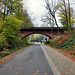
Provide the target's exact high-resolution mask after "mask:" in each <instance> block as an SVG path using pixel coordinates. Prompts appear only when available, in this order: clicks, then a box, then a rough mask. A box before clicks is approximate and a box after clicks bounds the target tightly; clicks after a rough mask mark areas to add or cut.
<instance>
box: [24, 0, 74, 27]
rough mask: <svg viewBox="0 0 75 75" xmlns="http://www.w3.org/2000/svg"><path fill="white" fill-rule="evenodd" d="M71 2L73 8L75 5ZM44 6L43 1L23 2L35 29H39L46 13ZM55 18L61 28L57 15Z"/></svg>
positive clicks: (28, 0) (30, 0)
mask: <svg viewBox="0 0 75 75" xmlns="http://www.w3.org/2000/svg"><path fill="white" fill-rule="evenodd" d="M72 1H74V0H70V2H71V6H72V7H74V6H75V4H73V3H72ZM44 5H45V3H44V0H23V6H24V9H27V11H28V13H29V16H30V17H31V18H32V19H33V21H32V22H33V24H34V26H35V27H40V26H41V25H42V24H43V22H42V21H41V18H42V17H43V15H44V14H45V12H46V9H45V7H44ZM56 17H57V22H58V24H59V25H60V26H61V24H60V22H59V20H58V19H59V17H58V15H56Z"/></svg>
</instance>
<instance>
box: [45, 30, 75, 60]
mask: <svg viewBox="0 0 75 75" xmlns="http://www.w3.org/2000/svg"><path fill="white" fill-rule="evenodd" d="M66 34H67V35H62V36H60V38H59V39H56V40H52V39H50V40H49V41H47V42H45V44H47V45H50V46H52V47H53V48H54V49H55V50H57V51H58V52H60V53H61V54H63V55H65V56H67V57H68V58H70V59H72V60H74V61H75V29H74V30H72V31H71V32H70V33H68V32H67V33H66Z"/></svg>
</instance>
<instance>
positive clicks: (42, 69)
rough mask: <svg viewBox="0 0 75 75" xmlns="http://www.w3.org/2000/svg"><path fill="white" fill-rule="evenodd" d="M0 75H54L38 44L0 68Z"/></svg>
mask: <svg viewBox="0 0 75 75" xmlns="http://www.w3.org/2000/svg"><path fill="white" fill-rule="evenodd" d="M0 75H54V74H53V72H52V70H51V68H50V65H49V64H48V61H47V59H46V57H45V55H44V52H43V50H42V48H41V46H40V44H35V45H32V46H31V47H29V48H27V49H26V50H24V51H23V52H21V53H19V54H18V55H17V56H15V57H14V58H13V59H11V60H10V61H8V62H7V63H5V64H4V65H2V66H1V67H0Z"/></svg>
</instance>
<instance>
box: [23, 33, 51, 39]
mask: <svg viewBox="0 0 75 75" xmlns="http://www.w3.org/2000/svg"><path fill="white" fill-rule="evenodd" d="M32 34H43V35H46V36H47V37H49V38H50V39H52V37H51V36H49V35H47V34H44V33H29V34H27V35H25V36H24V37H23V38H25V37H27V36H29V35H32Z"/></svg>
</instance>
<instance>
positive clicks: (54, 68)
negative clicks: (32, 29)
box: [41, 45, 61, 75]
mask: <svg viewBox="0 0 75 75" xmlns="http://www.w3.org/2000/svg"><path fill="white" fill-rule="evenodd" d="M41 48H42V50H43V52H44V54H45V56H46V58H47V61H48V63H49V65H50V67H51V69H52V71H53V73H54V75H61V74H60V72H59V71H58V69H57V68H56V66H55V65H54V63H53V62H52V60H51V59H50V57H49V55H48V54H47V52H46V51H45V49H44V48H43V46H42V45H41Z"/></svg>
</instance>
